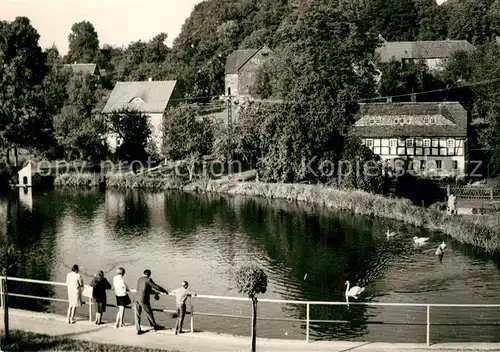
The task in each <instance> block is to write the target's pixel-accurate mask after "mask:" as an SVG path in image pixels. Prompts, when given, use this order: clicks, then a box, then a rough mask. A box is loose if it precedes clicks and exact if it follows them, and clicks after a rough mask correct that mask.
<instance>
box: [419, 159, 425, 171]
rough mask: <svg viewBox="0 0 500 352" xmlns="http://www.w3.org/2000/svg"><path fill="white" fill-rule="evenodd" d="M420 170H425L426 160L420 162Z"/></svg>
mask: <svg viewBox="0 0 500 352" xmlns="http://www.w3.org/2000/svg"><path fill="white" fill-rule="evenodd" d="M420 170H425V160H420Z"/></svg>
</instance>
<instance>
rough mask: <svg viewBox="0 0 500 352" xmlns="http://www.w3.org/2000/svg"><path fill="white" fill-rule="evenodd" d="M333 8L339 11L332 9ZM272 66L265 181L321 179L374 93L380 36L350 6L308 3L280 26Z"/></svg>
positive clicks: (264, 143) (264, 140)
mask: <svg viewBox="0 0 500 352" xmlns="http://www.w3.org/2000/svg"><path fill="white" fill-rule="evenodd" d="M334 5H335V6H334ZM279 36H280V39H281V45H280V46H279V47H278V48H276V50H275V56H274V59H273V60H272V62H271V63H270V66H271V68H270V72H271V73H270V76H271V77H272V80H271V82H270V86H271V87H272V89H271V96H272V97H273V98H277V99H281V100H283V103H282V104H266V105H267V106H266V107H263V108H262V113H263V114H264V115H265V120H264V122H263V124H262V127H261V129H260V141H261V143H262V144H261V150H262V157H261V159H260V165H261V167H262V172H263V177H264V179H267V180H268V181H279V182H290V181H291V182H301V181H305V180H312V179H317V175H318V174H320V173H321V171H320V170H319V168H318V167H319V165H320V161H321V160H325V159H327V160H330V161H332V162H336V161H338V159H339V157H340V156H341V154H342V150H343V145H344V140H345V138H346V136H347V135H348V134H349V131H350V129H351V127H352V125H353V124H354V121H355V115H356V113H357V110H358V104H357V103H356V102H355V101H356V100H357V99H358V98H359V97H361V96H367V95H370V94H374V88H375V84H374V73H375V71H374V67H373V65H372V63H371V62H372V60H373V57H374V50H375V48H376V46H377V45H378V43H379V42H378V39H377V38H376V37H375V36H374V35H372V34H369V33H368V30H367V27H366V22H365V21H364V20H363V18H362V17H361V16H360V13H359V12H357V11H356V10H355V9H353V8H351V7H350V4H349V2H344V1H337V2H336V3H335V4H332V3H331V1H326V0H321V1H314V2H308V3H305V4H304V5H303V7H302V8H301V9H300V11H297V12H295V13H294V14H292V15H290V16H289V17H288V18H287V19H286V20H285V22H284V23H283V24H282V26H281V29H280V33H279Z"/></svg>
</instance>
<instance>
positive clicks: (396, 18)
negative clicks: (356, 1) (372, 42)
mask: <svg viewBox="0 0 500 352" xmlns="http://www.w3.org/2000/svg"><path fill="white" fill-rule="evenodd" d="M361 8H362V13H363V17H364V21H366V22H367V23H369V24H370V25H371V30H372V31H373V32H374V33H375V34H377V35H378V34H381V35H382V36H383V37H384V38H385V39H386V40H389V41H408V40H410V41H411V40H416V38H417V36H418V31H419V18H418V17H419V16H418V11H417V8H416V6H415V1H414V0H371V1H365V2H364V3H363V5H362V7H361Z"/></svg>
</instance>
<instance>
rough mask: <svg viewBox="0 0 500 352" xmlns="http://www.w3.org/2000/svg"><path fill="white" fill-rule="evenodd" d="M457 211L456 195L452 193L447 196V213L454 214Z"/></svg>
mask: <svg viewBox="0 0 500 352" xmlns="http://www.w3.org/2000/svg"><path fill="white" fill-rule="evenodd" d="M456 213H457V197H455V195H454V194H453V193H450V195H449V196H448V214H450V215H455V214H456Z"/></svg>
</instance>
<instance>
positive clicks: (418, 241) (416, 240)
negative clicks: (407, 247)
mask: <svg viewBox="0 0 500 352" xmlns="http://www.w3.org/2000/svg"><path fill="white" fill-rule="evenodd" d="M428 240H429V239H428V238H427V237H420V238H418V237H417V236H415V237H413V243H415V245H417V246H421V245H423V244H425V243H426V242H427V241H428Z"/></svg>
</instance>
